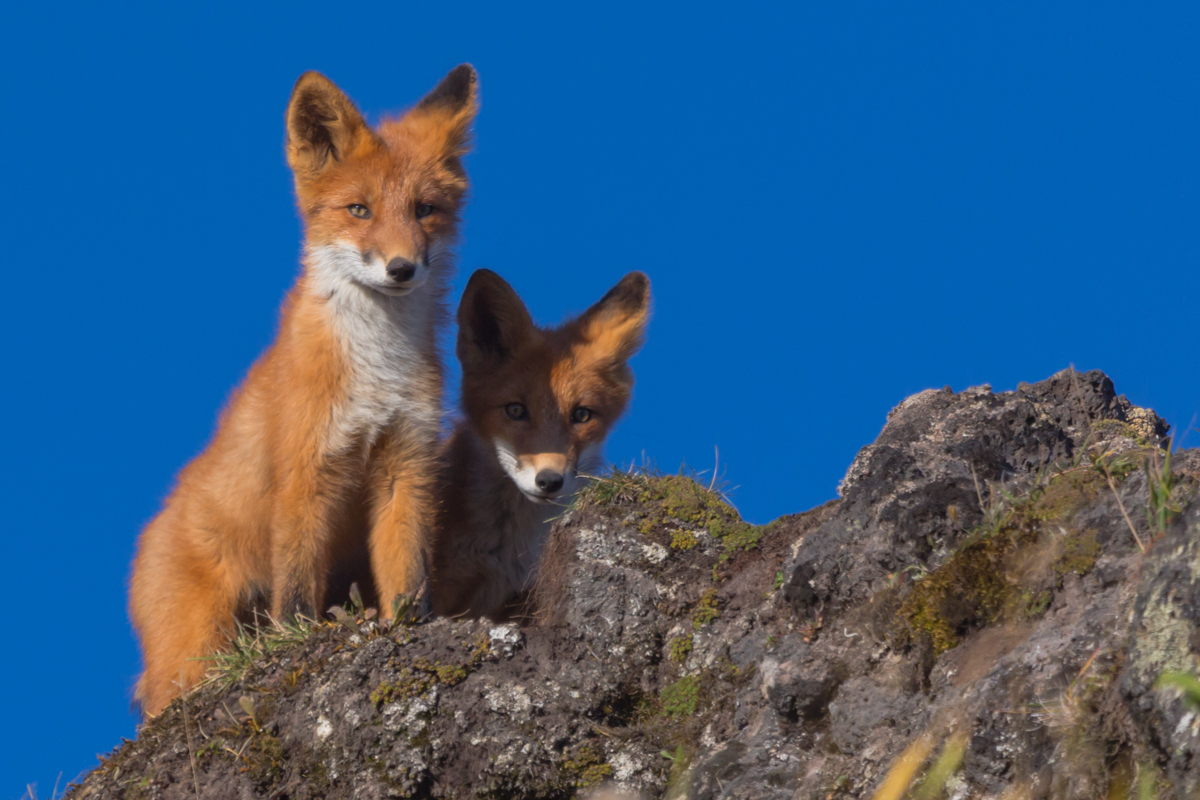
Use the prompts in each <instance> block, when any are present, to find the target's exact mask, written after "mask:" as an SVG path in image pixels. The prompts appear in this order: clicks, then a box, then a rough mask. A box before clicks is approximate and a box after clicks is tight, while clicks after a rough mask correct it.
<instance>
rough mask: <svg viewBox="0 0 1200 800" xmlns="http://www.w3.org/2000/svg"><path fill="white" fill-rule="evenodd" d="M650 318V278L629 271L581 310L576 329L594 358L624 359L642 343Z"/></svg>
mask: <svg viewBox="0 0 1200 800" xmlns="http://www.w3.org/2000/svg"><path fill="white" fill-rule="evenodd" d="M649 318H650V279H649V278H647V277H646V274H645V273H644V272H631V273H629V274H628V275H626V276H625V277H624V278H622V279H621V281H620V282H619V283H618V284H617V285H616V286H614V287H613V288H611V289H609V290H608V293H607V294H605V295H604V297H602V298H600V302H598V303H596V304H595V305H594V306H592V307H591V308H589V309H588V310H587V311H585V312H583V315H582V316H581V317H580V318H579V330H580V334H581V336H582V338H583V340H584V341H585V342H586V347H587V349H588V350H589V351H591V352H592V354H593V355H594V356H595V357H596V358H601V359H605V360H608V361H612V362H617V363H621V362H625V361H628V360H629V358H630V357H632V356H633V354H634V353H636V352H637V351H638V350H639V349H641V346H642V339H643V337H644V335H645V331H646V321H647V320H648V319H649Z"/></svg>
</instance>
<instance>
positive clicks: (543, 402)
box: [458, 269, 650, 503]
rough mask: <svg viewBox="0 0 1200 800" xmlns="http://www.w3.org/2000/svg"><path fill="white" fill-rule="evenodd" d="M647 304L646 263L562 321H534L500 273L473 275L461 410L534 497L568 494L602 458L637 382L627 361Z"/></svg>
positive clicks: (463, 320)
mask: <svg viewBox="0 0 1200 800" xmlns="http://www.w3.org/2000/svg"><path fill="white" fill-rule="evenodd" d="M649 312H650V280H649V279H648V278H647V277H646V276H645V275H644V274H642V273H641V272H631V273H629V274H628V275H626V276H625V277H624V278H622V279H621V282H620V283H618V284H617V285H616V286H614V287H613V288H612V289H610V290H609V292H608V293H607V294H606V295H604V297H603V298H601V300H600V301H599V302H598V303H596V304H595V305H594V306H592V307H591V308H589V309H588V310H587V311H585V312H584V313H583V314H581V315H580V316H578V317H576V318H575V319H573V320H570V321H569V322H567V323H565V324H564V325H561V326H559V327H557V328H540V327H538V326H536V325H534V324H533V321H532V320H531V319H530V317H529V312H528V311H527V310H526V309H525V304H524V303H522V302H521V298H520V297H518V296H517V293H516V292H514V291H513V289H512V287H511V286H509V285H508V284H507V283H505V281H504V279H503V278H501V277H500V276H499V275H497V274H496V273H494V272H490V271H489V270H485V269H481V270H478V271H477V272H476V273H475V274H474V275H472V276H471V280H470V281H469V282H468V283H467V288H466V291H464V292H463V298H462V303H461V304H460V305H459V308H458V358H459V360H460V361H461V362H462V370H463V379H462V405H463V411H464V413H465V415H466V418H467V420H468V422H469V423H470V424H471V426H472V427H473V428H474V430H475V432H476V433H477V434H478V435H479V436H480V437H481V438H482V439H483V440H484V441H485V442H486V443H487V444H489V445H490V446H491V447H492V448H493V449H494V450H495V453H496V459H497V461H498V462H499V464H500V466H501V467H502V468H503V469H504V471H505V472H506V473H507V474H508V476H509V477H510V478H512V480H513V482H514V483H516V485H517V488H519V489H520V490H521V492H522V493H524V495H525V496H526V497H528V498H529V499H530V500H533V501H534V502H539V503H545V502H550V501H552V500H554V499H555V498H560V497H568V496H570V495H571V494H572V493H573V492H574V491H575V490H576V489H577V488H578V482H579V477H580V475H581V474H585V475H586V474H588V473H592V472H595V470H597V469H598V468H599V467H600V466H601V463H600V462H601V448H602V446H603V443H604V438H605V437H606V436H607V435H608V432H609V430H610V429H611V428H612V425H613V423H614V422H616V421H617V419H618V418H619V417H620V416H621V414H622V412H624V410H625V406H626V405H627V404H628V402H629V395H630V393H631V392H632V390H633V372H632V371H631V370H630V369H629V364H628V361H629V358H630V357H631V356H632V355H633V354H634V353H636V352H637V351H638V348H640V347H641V344H642V336H643V333H644V331H645V327H646V320H647V318H648V317H649Z"/></svg>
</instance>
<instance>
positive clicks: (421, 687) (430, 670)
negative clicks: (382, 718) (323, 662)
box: [371, 634, 491, 708]
mask: <svg viewBox="0 0 1200 800" xmlns="http://www.w3.org/2000/svg"><path fill="white" fill-rule="evenodd" d="M463 647H464V648H467V649H469V650H470V651H471V652H470V654H469V655H468V656H467V658H466V660H465V661H461V662H458V663H455V664H439V663H436V662H433V661H430V660H429V659H427V658H424V657H419V658H415V659H412V660H411V661H410V660H408V659H404V658H392V659H390V660H389V661H388V667H389V668H390V669H392V670H393V671H394V672H395V673H396V677H394V678H392V679H390V680H386V681H383V682H382V683H380V684H379V685H378V686H376V687H375V690H374V691H372V692H371V702H372V703H374V704H375V707H376V708H382V707H383V706H385V705H388V704H389V703H395V702H397V701H400V700H411V699H413V698H416V697H420V696H421V695H423V694H425V692H427V691H429V689H430V688H431V687H433V686H434V685H435V684H441V685H442V686H454V685H455V684H458V683H462V682H463V681H465V680H466V679H467V676H468V675H470V674H471V673H472V672H473V671H474V670H475V668H476V667H478V666H479V665H480V664H481V663H483V661H484V660H486V659H487V658H488V657H489V656H490V655H491V649H490V646H489V643H488V640H487V637H486V636H484V635H483V634H480V636H479V639H477V640H476V641H475V642H463Z"/></svg>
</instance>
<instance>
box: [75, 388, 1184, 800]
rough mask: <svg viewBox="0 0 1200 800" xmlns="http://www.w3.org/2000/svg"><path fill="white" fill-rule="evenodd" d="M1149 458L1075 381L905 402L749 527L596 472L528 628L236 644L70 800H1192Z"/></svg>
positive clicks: (1159, 456) (678, 481)
mask: <svg viewBox="0 0 1200 800" xmlns="http://www.w3.org/2000/svg"><path fill="white" fill-rule="evenodd" d="M1166 433H1167V427H1166V425H1165V424H1164V423H1163V422H1162V420H1160V419H1159V418H1158V417H1157V416H1155V415H1154V413H1153V412H1151V411H1148V410H1146V409H1142V408H1138V407H1136V406H1134V405H1132V404H1131V403H1130V402H1129V401H1127V400H1126V399H1125V398H1124V397H1122V396H1119V395H1117V394H1116V393H1115V391H1114V388H1113V385H1112V382H1111V381H1110V380H1109V379H1108V378H1107V377H1106V376H1104V375H1103V374H1102V373H1099V372H1090V373H1076V372H1074V371H1073V370H1067V371H1064V372H1062V373H1059V374H1057V375H1055V376H1053V377H1051V378H1050V379H1048V380H1046V381H1042V382H1041V383H1036V384H1030V385H1026V384H1022V385H1021V386H1020V387H1019V388H1018V389H1017V390H1016V391H1014V392H1002V393H995V392H992V391H991V390H990V388H988V387H980V388H974V389H968V390H966V391H964V392H961V393H957V394H955V393H953V392H951V391H950V390H949V389H944V390H940V391H927V392H922V393H921V394H918V395H915V396H914V397H911V398H909V399H908V400H906V401H904V402H903V403H901V405H900V406H898V407H897V408H896V409H895V410H894V411H893V412H892V413H891V414H890V415H889V417H888V421H887V423H886V425H885V426H884V429H883V431H882V432H881V433H880V435H879V437H878V439H877V440H876V441H875V442H874V443H873V444H871V445H869V446H867V447H865V448H863V450H862V451H861V452H860V453H859V455H858V457H857V458H856V459H855V461H854V464H853V465H852V466H851V468H850V470H849V472H848V473H847V476H846V478H845V480H844V481H843V483H842V486H841V492H840V494H841V496H840V498H838V499H835V500H831V501H830V502H829V503H826V504H825V505H823V506H821V507H819V508H816V509H813V510H811V511H808V512H806V513H803V514H795V515H792V516H788V517H783V518H781V519H779V520H776V521H775V522H773V523H771V524H770V525H765V526H754V525H750V524H748V523H745V522H743V521H742V520H740V518H738V516H737V514H736V512H735V511H734V510H733V509H732V508H731V507H730V506H729V505H728V504H727V503H726V502H725V501H724V500H723V498H721V497H720V495H719V494H717V493H714V492H712V491H710V489H708V488H706V487H705V486H702V485H700V484H697V483H696V482H694V481H692V480H691V479H690V478H687V477H685V476H660V475H647V474H640V473H614V474H613V475H612V476H608V477H605V478H603V479H600V480H598V481H596V482H595V483H594V484H593V485H592V486H590V487H589V488H588V489H587V490H586V491H585V492H584V493H583V495H582V496H581V497H580V499H579V501H578V502H577V503H576V505H575V506H574V507H573V508H572V509H571V510H570V511H569V512H567V513H566V514H564V516H563V517H562V519H561V520H560V521H559V522H557V523H556V524H555V527H554V530H553V533H552V540H551V543H550V545H549V546H548V547H547V551H546V555H545V557H544V561H543V564H542V566H541V578H540V581H539V584H538V586H537V587H536V591H535V592H534V599H535V603H534V605H535V610H534V613H533V615H532V618H531V619H529V620H528V621H526V622H523V623H520V624H517V623H510V624H504V625H498V624H493V623H489V622H486V621H470V620H448V619H439V620H434V621H428V622H408V623H405V624H397V625H394V626H385V625H381V624H379V623H378V622H377V620H376V619H374V618H373V614H372V612H370V611H368V610H364V609H362V608H350V609H348V610H347V611H346V612H344V613H341V614H339V615H338V620H337V621H328V622H322V623H319V624H313V625H309V626H306V627H305V628H304V629H303V630H291V631H282V630H279V629H271V628H267V629H264V630H262V631H260V632H259V633H258V634H257V638H255V637H254V636H249V635H248V636H247V637H245V638H244V639H243V641H242V643H241V645H239V648H240V649H238V652H239V653H241V654H242V658H240V659H237V658H230V659H225V660H223V661H222V662H221V670H220V671H219V672H218V673H217V674H215V675H214V678H213V680H212V682H210V683H209V684H207V685H205V686H204V687H201V688H200V689H198V690H196V691H194V692H192V693H191V694H190V695H189V696H188V697H186V698H184V699H182V700H179V701H176V702H175V703H173V704H172V705H171V706H169V707H168V708H167V709H166V711H165V712H164V713H163V714H162V715H161V716H159V717H158V718H156V719H154V720H152V721H150V722H149V723H147V724H146V725H144V726H143V727H142V728H141V730H140V731H139V734H138V737H137V739H136V740H133V741H127V742H125V743H123V744H122V745H121V746H120V747H118V748H117V749H116V750H114V751H113V752H112V753H111V754H110V755H108V756H107V757H106V758H104V760H103V761H102V763H101V764H100V766H99V767H97V768H96V769H95V770H94V771H92V772H91V773H89V774H88V775H87V776H86V777H85V778H84V779H83V780H82V781H81V782H80V783H79V784H78V785H76V786H74V787H72V789H71V791H70V792H69V794H68V795H67V796H68V797H70V798H75V799H76V800H82V799H83V798H88V799H89V800H90V799H91V798H181V799H182V798H195V797H203V798H256V797H269V798H288V799H289V800H300V799H301V798H394V797H439V798H440V797H445V798H451V797H453V798H472V797H479V798H483V797H490V798H570V797H575V796H586V795H589V794H590V793H593V792H595V791H597V790H601V789H604V790H609V789H611V790H617V791H622V792H627V793H630V794H633V795H635V796H643V797H665V798H695V799H696V800H701V799H704V800H707V799H709V798H713V799H715V798H755V799H756V800H763V799H766V798H780V799H781V800H782V799H783V798H789V799H790V798H815V799H819V800H833V799H834V798H840V797H847V798H849V797H870V796H872V794H873V793H874V792H875V791H876V789H877V788H878V787H879V786H880V785H881V784H882V783H883V782H884V780H885V777H886V776H888V775H889V770H892V769H893V767H894V765H896V764H897V763H898V759H899V757H900V756H901V754H902V753H905V752H908V753H909V754H910V755H914V754H915V756H914V765H917V766H914V769H913V770H911V773H912V774H911V775H907V773H906V774H905V775H900V772H898V771H893V772H892V773H891V775H892V780H893V781H898V782H900V784H901V788H904V785H905V784H911V786H910V788H914V787H917V786H918V784H920V785H921V788H920V789H919V791H921V792H926V791H927V794H923V795H922V796H928V797H937V796H946V797H953V798H968V797H979V798H991V797H1001V796H1006V797H1017V796H1019V797H1029V798H1034V797H1055V798H1059V797H1062V798H1074V797H1078V798H1095V797H1117V796H1119V797H1125V796H1135V795H1136V793H1137V791H1141V790H1149V791H1151V792H1153V794H1151V795H1149V796H1155V797H1178V798H1190V797H1195V796H1198V795H1200V761H1198V756H1200V738H1198V737H1200V716H1198V714H1200V705H1195V704H1196V703H1200V697H1197V698H1193V697H1191V696H1190V695H1189V694H1188V692H1187V691H1186V685H1187V684H1186V676H1189V675H1192V674H1194V673H1195V672H1196V668H1197V653H1198V652H1200V501H1197V500H1196V499H1195V498H1196V494H1197V487H1198V486H1200V451H1176V452H1174V453H1173V454H1171V455H1170V460H1169V465H1168V455H1167V450H1166V449H1164V448H1165V447H1166V445H1167V442H1166V440H1165V438H1164V437H1165V435H1166ZM1131 528H1132V530H1131ZM1139 542H1140V545H1139ZM1143 548H1144V551H1143ZM1164 674H1165V675H1168V676H1184V677H1182V678H1177V679H1174V680H1175V683H1174V684H1173V686H1183V687H1185V688H1184V689H1180V688H1171V687H1164V684H1163V682H1162V676H1163V675H1164ZM1169 680H1170V679H1169ZM1169 680H1168V682H1169ZM1198 686H1200V685H1198ZM920 765H923V766H920ZM922 782H924V783H923V784H922ZM935 783H936V785H935ZM1131 793H1132V794H1131ZM894 796H896V797H899V796H900V795H899V794H896V795H894Z"/></svg>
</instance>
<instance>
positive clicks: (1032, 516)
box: [899, 466, 1117, 656]
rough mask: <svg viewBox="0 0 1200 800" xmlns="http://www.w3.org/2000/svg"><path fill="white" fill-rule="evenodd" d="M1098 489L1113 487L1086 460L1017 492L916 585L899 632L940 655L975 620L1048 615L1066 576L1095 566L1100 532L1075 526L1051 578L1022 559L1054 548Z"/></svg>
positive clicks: (905, 604) (903, 611)
mask: <svg viewBox="0 0 1200 800" xmlns="http://www.w3.org/2000/svg"><path fill="white" fill-rule="evenodd" d="M1116 477H1117V474H1114V478H1116ZM1101 491H1108V483H1107V478H1106V476H1105V475H1104V474H1103V473H1102V472H1101V471H1100V470H1099V469H1097V468H1094V467H1090V466H1082V467H1074V468H1071V469H1067V470H1064V471H1063V472H1061V473H1058V474H1056V475H1054V476H1052V477H1051V478H1049V479H1048V480H1047V481H1045V482H1044V483H1042V484H1039V485H1037V486H1035V487H1033V488H1032V489H1030V490H1029V491H1027V492H1026V493H1025V494H1024V495H1022V496H1020V497H1017V498H1014V499H1012V500H1011V502H1010V503H1009V505H1008V506H1007V507H1006V508H1005V509H1003V510H1001V511H1000V512H999V513H997V514H996V515H994V516H993V517H992V522H991V527H990V528H987V529H985V528H980V529H976V530H975V531H973V532H972V534H971V536H970V537H969V539H968V543H967V544H965V545H964V546H963V547H961V548H959V550H958V551H957V552H955V553H954V554H953V555H951V556H950V557H949V558H948V559H946V561H945V562H944V563H942V564H941V566H939V567H938V568H937V569H935V570H933V571H932V572H930V573H928V574H927V575H926V576H925V577H924V578H922V579H921V580H919V581H917V582H916V583H915V584H914V585H913V588H912V591H911V592H910V593H909V595H908V597H907V598H905V600H904V602H903V604H902V605H901V607H900V612H899V616H900V620H901V622H902V624H903V626H904V631H903V632H902V638H906V637H907V638H911V639H917V640H922V641H925V642H927V643H928V644H929V645H930V646H931V647H932V649H933V653H934V655H935V656H936V655H940V654H941V653H943V652H945V651H946V650H949V649H950V648H952V647H954V646H955V645H957V644H958V642H959V638H960V636H961V635H962V634H963V633H964V632H965V631H966V630H968V629H969V628H971V627H974V626H978V625H986V624H989V623H992V622H994V621H996V620H998V619H1000V618H1010V619H1032V618H1035V617H1037V616H1040V615H1041V614H1043V613H1044V612H1045V611H1046V610H1047V608H1049V606H1050V603H1051V601H1052V600H1053V591H1052V590H1053V588H1056V587H1057V586H1059V585H1061V581H1062V577H1063V576H1064V575H1066V574H1067V573H1071V572H1073V573H1076V574H1079V575H1084V574H1086V573H1088V572H1090V571H1091V569H1092V568H1093V567H1094V566H1095V564H1096V559H1097V558H1098V557H1099V555H1100V547H1099V544H1098V543H1097V542H1096V537H1095V533H1094V532H1091V531H1085V532H1082V533H1072V534H1069V535H1068V536H1067V537H1066V538H1065V539H1064V540H1063V541H1062V549H1061V554H1060V555H1059V556H1058V557H1057V558H1056V559H1055V560H1054V562H1053V565H1052V566H1053V575H1052V578H1053V581H1052V583H1051V584H1050V585H1046V583H1045V581H1043V580H1040V579H1036V578H1035V579H1033V580H1030V578H1029V575H1028V573H1029V570H1028V569H1026V568H1024V567H1022V565H1021V561H1022V558H1024V559H1025V561H1026V562H1027V561H1029V560H1030V553H1031V552H1033V551H1034V548H1036V547H1039V546H1043V547H1046V551H1047V552H1050V545H1051V544H1054V546H1056V547H1057V543H1056V542H1052V541H1051V540H1050V538H1049V537H1051V536H1058V535H1059V531H1060V530H1062V529H1063V528H1065V527H1066V526H1067V523H1069V521H1070V519H1071V518H1072V517H1073V516H1074V515H1075V514H1076V513H1077V512H1078V511H1080V510H1081V509H1083V508H1085V507H1087V506H1088V505H1089V504H1090V503H1093V502H1094V501H1095V500H1096V498H1097V496H1098V494H1099V492H1101ZM1034 560H1036V557H1035V559H1034Z"/></svg>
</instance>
